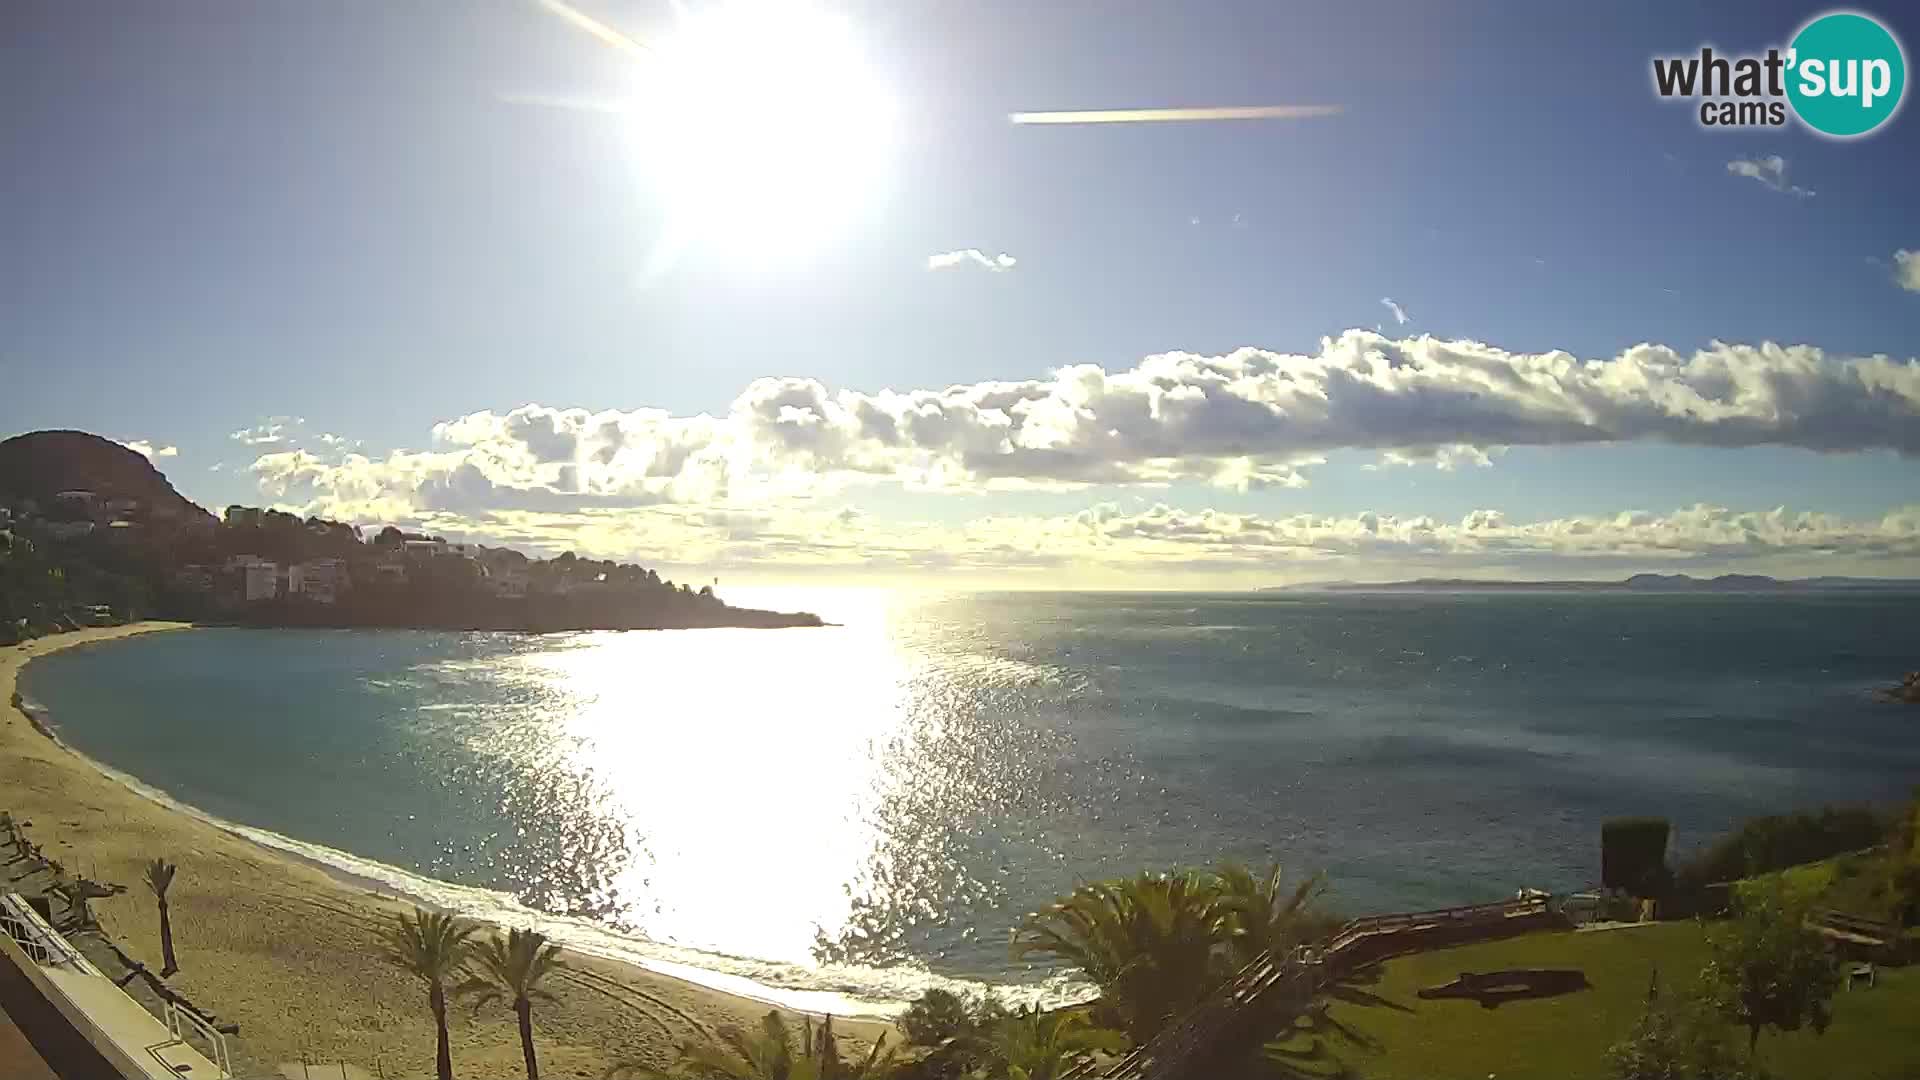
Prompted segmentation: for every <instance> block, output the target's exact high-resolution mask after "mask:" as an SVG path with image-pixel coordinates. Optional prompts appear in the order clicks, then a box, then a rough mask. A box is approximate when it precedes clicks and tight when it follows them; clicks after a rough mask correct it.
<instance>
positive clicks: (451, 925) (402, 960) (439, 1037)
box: [386, 908, 531, 1080]
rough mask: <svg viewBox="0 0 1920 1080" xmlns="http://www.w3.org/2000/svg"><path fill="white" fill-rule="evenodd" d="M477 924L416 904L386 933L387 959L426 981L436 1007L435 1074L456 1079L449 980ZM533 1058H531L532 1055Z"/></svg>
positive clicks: (430, 1000)
mask: <svg viewBox="0 0 1920 1080" xmlns="http://www.w3.org/2000/svg"><path fill="white" fill-rule="evenodd" d="M476 929H477V927H475V926H474V925H473V924H471V923H466V922H462V921H461V920H460V919H458V918H456V917H454V916H453V915H442V914H439V913H438V912H432V911H425V910H422V909H420V908H414V909H413V914H412V915H406V914H402V915H401V916H400V917H399V925H397V926H395V927H393V928H391V929H389V930H388V931H387V934H386V945H387V954H386V955H387V959H388V960H390V961H392V962H393V963H394V964H395V965H397V966H398V967H400V968H401V969H402V970H404V971H406V972H407V973H408V974H411V975H413V976H414V977H415V978H418V979H420V980H421V981H422V982H424V983H426V984H427V1004H428V1006H429V1007H431V1008H432V1009H433V1026H434V1059H433V1061H434V1070H435V1071H434V1075H435V1076H436V1077H438V1078H439V1080H453V1051H452V1049H451V1048H450V1047H449V1046H448V1044H447V981H448V980H449V979H452V978H453V977H454V976H456V975H458V974H459V973H460V968H461V965H463V964H465V963H466V961H467V955H468V951H469V949H470V948H471V946H469V945H468V943H467V938H469V937H470V936H472V934H473V932H474V930H476ZM529 1060H531V1059H529Z"/></svg>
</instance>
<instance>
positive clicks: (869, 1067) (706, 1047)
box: [607, 1012, 893, 1080]
mask: <svg viewBox="0 0 1920 1080" xmlns="http://www.w3.org/2000/svg"><path fill="white" fill-rule="evenodd" d="M886 1042H887V1039H886V1036H884V1035H882V1036H881V1037H880V1040H879V1041H878V1042H876V1043H874V1044H873V1049H872V1050H870V1051H868V1053H867V1057H866V1060H865V1061H863V1062H861V1063H860V1064H857V1065H855V1064H849V1063H847V1062H843V1061H841V1060H840V1050H839V1046H838V1044H836V1043H835V1042H834V1038H833V1017H831V1016H829V1017H827V1019H826V1021H825V1022H824V1023H822V1024H821V1025H820V1026H819V1027H818V1028H816V1027H814V1026H813V1021H812V1020H811V1019H809V1020H807V1021H806V1027H805V1028H804V1030H803V1033H802V1035H801V1039H800V1052H799V1053H798V1054H796V1053H794V1049H793V1040H792V1038H791V1036H790V1035H789V1034H788V1032H787V1024H786V1021H784V1020H782V1019H781V1018H780V1014H779V1013H778V1012H769V1013H768V1014H767V1015H765V1016H763V1017H761V1018H760V1027H759V1030H757V1031H744V1030H742V1029H740V1028H737V1027H732V1026H727V1027H722V1028H720V1029H719V1031H718V1033H717V1034H716V1035H715V1036H714V1038H713V1039H711V1040H709V1041H700V1040H697V1039H696V1040H688V1041H687V1042H686V1043H683V1044H682V1045H681V1047H680V1060H678V1061H676V1062H674V1063H673V1066H672V1067H671V1068H669V1069H667V1070H665V1071H661V1070H659V1069H650V1068H646V1067H642V1066H616V1067H615V1068H614V1069H612V1070H610V1071H609V1072H608V1074H607V1075H609V1076H623V1077H630V1078H633V1080H882V1078H883V1077H885V1076H886V1075H887V1074H888V1073H889V1072H890V1071H891V1069H892V1067H893V1052H892V1051H891V1050H887V1049H885V1047H886Z"/></svg>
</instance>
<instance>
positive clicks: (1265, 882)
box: [1218, 862, 1327, 965]
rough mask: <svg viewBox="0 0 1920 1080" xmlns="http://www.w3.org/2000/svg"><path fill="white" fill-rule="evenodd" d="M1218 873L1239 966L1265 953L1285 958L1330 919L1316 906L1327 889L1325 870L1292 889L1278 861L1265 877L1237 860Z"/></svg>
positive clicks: (1221, 897) (1224, 864)
mask: <svg viewBox="0 0 1920 1080" xmlns="http://www.w3.org/2000/svg"><path fill="white" fill-rule="evenodd" d="M1218 873H1219V882H1220V903H1221V906H1222V907H1223V908H1224V909H1225V912H1226V914H1227V915H1228V918H1229V923H1230V929H1231V931H1232V945H1233V957H1234V963H1235V964H1236V965H1243V964H1246V963H1247V962H1249V961H1251V960H1252V959H1253V958H1254V957H1256V956H1259V955H1260V954H1262V953H1266V952H1271V953H1274V954H1276V955H1280V956H1284V955H1285V954H1286V953H1287V952H1288V951H1290V950H1291V949H1292V948H1293V947H1294V946H1295V945H1299V944H1302V943H1303V942H1305V941H1307V940H1309V939H1311V938H1312V937H1313V936H1314V935H1315V934H1317V933H1318V932H1319V931H1320V930H1322V929H1323V926H1322V924H1323V923H1325V922H1327V919H1326V918H1324V917H1321V916H1320V915H1319V913H1318V912H1317V911H1315V910H1314V906H1313V905H1314V902H1315V901H1316V900H1318V899H1319V898H1320V897H1321V895H1322V894H1323V893H1325V892H1326V886H1327V879H1326V875H1324V874H1315V875H1313V876H1312V877H1309V878H1307V879H1306V880H1304V881H1302V882H1300V884H1299V885H1296V886H1295V887H1294V888H1293V889H1292V890H1291V891H1288V890H1286V889H1284V888H1283V887H1282V885H1281V882H1282V880H1283V874H1282V873H1281V870H1280V864H1279V863H1274V864H1273V869H1272V870H1271V871H1269V872H1268V873H1267V876H1265V877H1263V878H1256V877H1254V876H1253V872H1252V871H1251V870H1249V869H1247V867H1246V866H1245V865H1244V864H1241V863H1233V862H1230V863H1222V864H1221V866H1220V869H1219V872H1218Z"/></svg>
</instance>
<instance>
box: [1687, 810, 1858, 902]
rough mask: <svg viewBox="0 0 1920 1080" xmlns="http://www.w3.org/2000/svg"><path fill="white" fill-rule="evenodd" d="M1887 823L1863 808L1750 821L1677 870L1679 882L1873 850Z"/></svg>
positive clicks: (1735, 876) (1744, 874) (1705, 881)
mask: <svg viewBox="0 0 1920 1080" xmlns="http://www.w3.org/2000/svg"><path fill="white" fill-rule="evenodd" d="M1889 824H1890V823H1889V822H1888V820H1887V819H1886V817H1884V816H1883V815H1882V814H1880V813H1879V812H1878V811H1876V810H1874V809H1872V808H1871V807H1865V806H1845V807H1833V806H1828V807H1822V808H1821V809H1820V810H1819V811H1817V812H1812V813H1808V812H1805V811H1802V812H1799V813H1793V814H1776V815H1772V816H1769V817H1758V818H1752V819H1750V820H1748V821H1747V822H1745V823H1743V824H1742V825H1741V826H1740V828H1738V829H1736V830H1735V831H1734V832H1732V833H1730V834H1728V835H1727V836H1723V837H1721V838H1720V839H1719V840H1716V841H1714V843H1713V845H1712V846H1710V847H1708V848H1707V849H1706V850H1705V851H1703V852H1700V853H1699V854H1697V855H1695V856H1694V857H1693V858H1691V859H1688V860H1687V861H1686V862H1684V863H1682V864H1681V866H1680V871H1679V874H1678V875H1677V876H1678V880H1679V883H1680V884H1681V885H1682V886H1684V887H1689V888H1697V887H1699V886H1702V885H1707V884H1711V883H1713V882H1719V881H1734V880H1737V879H1740V878H1745V877H1752V876H1754V875H1755V874H1764V873H1768V872H1770V871H1773V870H1783V869H1785V868H1787V867H1789V866H1798V865H1800V864H1802V863H1810V862H1818V861H1819V860H1821V859H1827V858H1831V857H1833V856H1835V855H1841V854H1845V853H1847V852H1849V851H1858V850H1860V849H1861V848H1867V847H1872V846H1873V845H1875V844H1878V843H1881V842H1882V841H1884V840H1885V839H1886V838H1887V834H1888V831H1889Z"/></svg>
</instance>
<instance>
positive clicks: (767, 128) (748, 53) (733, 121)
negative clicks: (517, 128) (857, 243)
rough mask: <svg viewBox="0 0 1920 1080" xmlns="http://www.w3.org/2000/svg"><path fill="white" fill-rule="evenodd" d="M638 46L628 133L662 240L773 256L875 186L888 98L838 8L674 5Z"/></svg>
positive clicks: (811, 238) (891, 118) (794, 248)
mask: <svg viewBox="0 0 1920 1080" xmlns="http://www.w3.org/2000/svg"><path fill="white" fill-rule="evenodd" d="M636 59H637V60H638V71H639V76H638V77H639V79H640V83H641V85H640V86H639V87H638V88H637V92H636V94H635V95H634V99H633V108H632V119H633V120H634V125H633V127H632V129H631V132H632V135H633V138H634V140H635V149H636V152H637V154H638V155H639V158H640V161H641V163H642V167H643V174H644V176H645V177H646V180H647V182H648V183H649V184H650V185H651V186H652V187H654V188H655V189H656V191H657V192H658V195H659V197H660V198H661V200H662V202H663V205H664V207H665V209H666V212H667V215H668V224H667V232H668V239H667V244H668V246H669V247H672V248H684V247H686V246H689V245H699V246H701V247H709V246H711V247H717V248H720V249H723V250H725V251H727V252H728V253H730V254H731V255H732V256H734V257H739V258H745V259H747V260H749V261H751V262H754V263H762V264H764V263H773V262H779V261H784V260H786V259H789V258H791V257H794V256H797V255H804V254H807V253H809V252H813V251H816V250H817V249H818V248H819V247H820V246H821V245H823V244H824V243H826V242H828V241H830V240H832V239H833V238H835V237H836V236H838V235H840V234H842V233H844V231H845V230H847V229H849V228H851V227H853V226H854V225H855V223H856V222H857V221H858V219H859V218H860V217H861V216H863V214H864V213H865V212H867V211H870V210H871V209H872V208H874V207H875V206H876V205H877V204H878V203H879V202H880V201H881V200H882V199H883V197H884V195H885V186H886V180H887V175H886V174H887V169H888V166H889V165H890V163H891V161H892V158H893V151H894V144H895V138H896V119H897V117H896V112H897V109H896V103H895V100H894V97H893V95H892V93H891V91H890V89H889V88H888V86H887V85H886V82H885V81H884V80H883V79H882V78H881V77H880V76H879V74H878V72H877V71H875V69H874V68H873V67H872V66H871V65H870V64H869V63H868V62H867V60H866V57H865V55H864V53H863V51H862V49H861V48H860V43H859V42H858V40H857V39H856V37H855V35H854V32H853V28H852V27H851V25H849V24H848V23H847V22H846V21H845V20H844V19H842V18H840V17H838V16H836V15H835V14H833V13H831V12H829V11H826V10H824V9H821V8H817V7H813V6H811V5H808V4H804V3H797V2H779V0H748V2H733V3H723V4H716V5H712V6H706V7H702V8H700V9H697V10H685V9H682V14H681V17H680V20H679V22H678V24H677V25H676V27H675V28H674V30H673V31H672V32H671V33H669V34H668V35H666V36H664V37H659V38H651V39H649V40H648V42H647V48H646V51H645V53H644V54H643V55H641V56H639V57H637V58H636Z"/></svg>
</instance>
